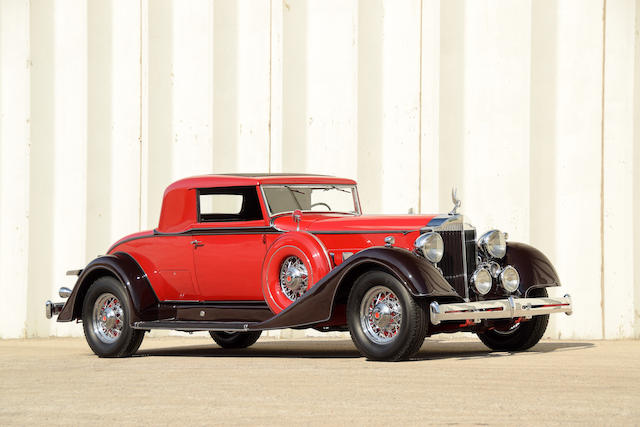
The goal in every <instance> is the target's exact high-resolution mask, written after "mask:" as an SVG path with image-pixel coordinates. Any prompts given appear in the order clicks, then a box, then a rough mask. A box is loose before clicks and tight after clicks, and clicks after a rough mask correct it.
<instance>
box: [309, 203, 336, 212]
mask: <svg viewBox="0 0 640 427" xmlns="http://www.w3.org/2000/svg"><path fill="white" fill-rule="evenodd" d="M318 205H324V206H326V207H327V210H329V211H330V210H331V206H329V205H328V204H326V203H325V202H318V203H314V204H312V205H311V209H313V208H314V207H315V206H318Z"/></svg>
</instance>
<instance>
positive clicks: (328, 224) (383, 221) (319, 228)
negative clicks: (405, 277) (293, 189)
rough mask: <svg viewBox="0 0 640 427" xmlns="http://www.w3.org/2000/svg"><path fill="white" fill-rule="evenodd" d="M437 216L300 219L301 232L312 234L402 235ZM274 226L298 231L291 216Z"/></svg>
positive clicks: (317, 216)
mask: <svg viewBox="0 0 640 427" xmlns="http://www.w3.org/2000/svg"><path fill="white" fill-rule="evenodd" d="M435 216H436V215H358V216H355V215H338V214H316V213H303V214H302V218H301V219H300V230H304V231H308V232H310V233H323V232H324V233H328V232H332V231H339V232H342V233H349V232H351V233H366V232H390V233H394V232H395V233H400V232H406V231H417V230H420V229H421V228H424V227H426V225H427V224H428V223H429V221H431V219H432V218H433V217H435ZM274 225H275V226H276V227H277V228H280V229H282V230H296V229H297V224H296V223H295V221H294V220H293V217H292V216H291V215H284V216H281V217H278V218H276V219H275V220H274Z"/></svg>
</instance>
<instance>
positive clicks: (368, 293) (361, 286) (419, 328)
mask: <svg viewBox="0 0 640 427" xmlns="http://www.w3.org/2000/svg"><path fill="white" fill-rule="evenodd" d="M427 322H428V318H427V310H426V303H425V302H424V301H422V300H417V299H415V298H414V297H413V296H412V295H411V294H410V293H409V292H408V291H407V290H406V289H405V287H404V286H403V285H402V284H401V283H400V281H399V280H398V279H396V278H395V277H394V276H392V275H391V274H389V273H386V272H383V271H370V272H368V273H365V274H363V275H362V276H360V278H358V280H356V282H355V283H354V285H353V288H351V292H350V294H349V300H348V302H347V323H348V324H349V332H350V333H351V339H352V340H353V342H354V344H355V345H356V347H357V348H358V350H360V352H361V353H362V354H363V355H364V356H366V357H367V358H368V359H371V360H388V361H396V360H403V359H407V358H409V357H411V356H413V355H414V354H415V353H416V352H417V351H418V350H419V349H420V347H421V346H422V344H423V342H424V338H425V336H426V334H427Z"/></svg>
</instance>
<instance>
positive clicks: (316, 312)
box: [255, 247, 461, 329]
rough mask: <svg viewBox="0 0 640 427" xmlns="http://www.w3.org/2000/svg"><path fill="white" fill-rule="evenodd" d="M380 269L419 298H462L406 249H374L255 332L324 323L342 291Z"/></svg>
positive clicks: (342, 267) (352, 259)
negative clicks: (359, 277) (361, 276)
mask: <svg viewBox="0 0 640 427" xmlns="http://www.w3.org/2000/svg"><path fill="white" fill-rule="evenodd" d="M375 268H380V269H384V270H387V271H389V272H391V273H392V274H393V275H395V276H396V277H397V278H398V279H399V280H400V282H401V283H402V284H403V285H404V286H405V287H406V288H407V290H408V291H409V292H410V293H411V294H412V295H414V296H416V297H453V298H455V299H456V300H461V297H460V295H458V293H457V292H456V291H455V290H454V289H453V288H452V287H451V285H449V283H448V282H447V281H446V279H445V278H444V277H442V275H441V274H440V272H439V271H438V270H437V269H436V268H435V267H434V266H433V265H431V264H430V263H429V262H427V261H426V260H425V259H423V258H420V257H418V256H417V255H415V254H413V253H411V252H409V251H408V250H406V249H400V248H387V247H373V248H368V249H364V250H362V251H360V252H358V253H356V254H355V255H353V256H351V257H349V258H348V259H347V260H346V261H345V262H343V263H342V264H340V265H338V266H337V267H336V268H334V269H333V270H331V272H329V274H327V275H326V276H325V277H323V278H322V279H320V280H319V281H318V282H317V283H316V285H315V286H313V287H312V288H311V289H310V290H309V291H308V292H307V293H305V294H304V295H303V296H302V298H300V299H299V300H298V301H296V302H295V303H294V304H291V305H290V306H289V307H287V308H286V309H285V310H283V311H281V312H280V313H279V314H278V315H276V316H274V317H272V318H271V319H269V320H266V321H264V322H262V323H260V324H259V325H257V326H256V327H255V329H277V328H282V327H293V326H303V325H309V324H312V323H320V322H325V321H327V320H329V319H330V318H331V314H332V310H333V307H334V302H335V301H336V296H337V295H338V294H339V290H343V292H342V295H345V294H347V295H348V293H347V292H345V291H348V289H349V288H350V287H351V285H352V284H353V282H354V281H355V279H356V278H357V277H358V276H359V275H360V274H362V273H364V272H365V271H369V270H371V269H375Z"/></svg>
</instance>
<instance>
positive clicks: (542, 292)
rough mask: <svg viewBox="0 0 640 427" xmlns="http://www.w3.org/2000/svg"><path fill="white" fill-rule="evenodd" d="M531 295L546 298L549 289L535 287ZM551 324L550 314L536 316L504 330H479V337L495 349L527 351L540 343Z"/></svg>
mask: <svg viewBox="0 0 640 427" xmlns="http://www.w3.org/2000/svg"><path fill="white" fill-rule="evenodd" d="M530 296H531V297H538V298H546V297H547V296H548V295H547V290H546V289H544V288H539V289H534V290H533V291H532V292H531V295H530ZM548 324H549V315H548V314H545V315H542V316H534V317H533V318H532V319H531V320H528V321H525V322H520V323H516V324H514V325H512V326H511V327H509V328H507V329H503V330H498V329H491V330H488V331H485V332H478V334H477V335H478V338H480V341H482V342H483V343H484V345H486V346H487V347H489V348H490V349H491V350H494V351H525V350H528V349H530V348H531V347H533V346H534V345H536V344H538V342H539V341H540V339H541V338H542V336H543V335H544V332H545V331H546V330H547V325H548Z"/></svg>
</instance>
